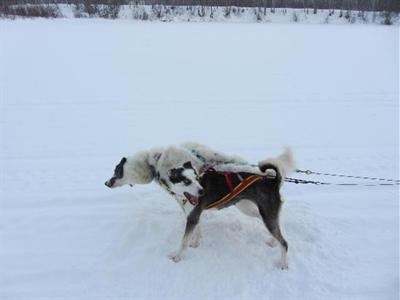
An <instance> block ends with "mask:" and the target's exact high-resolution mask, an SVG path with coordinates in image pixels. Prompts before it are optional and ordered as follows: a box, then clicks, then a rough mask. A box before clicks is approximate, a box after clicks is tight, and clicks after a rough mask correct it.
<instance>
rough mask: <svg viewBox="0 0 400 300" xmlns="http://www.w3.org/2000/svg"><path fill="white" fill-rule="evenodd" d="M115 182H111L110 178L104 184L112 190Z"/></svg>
mask: <svg viewBox="0 0 400 300" xmlns="http://www.w3.org/2000/svg"><path fill="white" fill-rule="evenodd" d="M114 182H115V180H113V179H112V178H111V179H110V180H107V181H106V182H105V183H104V184H105V185H106V186H107V187H109V188H112V186H113V185H114Z"/></svg>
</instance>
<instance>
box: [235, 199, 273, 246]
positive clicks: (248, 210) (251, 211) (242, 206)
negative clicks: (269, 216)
mask: <svg viewBox="0 0 400 300" xmlns="http://www.w3.org/2000/svg"><path fill="white" fill-rule="evenodd" d="M236 207H237V208H238V209H239V210H240V211H241V212H242V213H243V214H245V215H247V216H250V217H253V218H257V219H259V220H261V222H263V219H262V217H261V215H260V210H259V209H258V207H257V205H256V204H255V203H254V202H252V201H250V200H246V199H243V200H240V201H239V202H238V203H236ZM265 243H266V244H267V245H268V246H269V247H271V248H273V247H275V246H276V245H277V244H278V242H277V240H276V239H275V238H274V237H270V238H269V239H268V240H267V241H266V242H265Z"/></svg>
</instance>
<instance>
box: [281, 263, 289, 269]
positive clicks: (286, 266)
mask: <svg viewBox="0 0 400 300" xmlns="http://www.w3.org/2000/svg"><path fill="white" fill-rule="evenodd" d="M279 267H280V269H281V270H287V269H289V265H288V263H287V262H284V263H283V262H281V263H280V264H279Z"/></svg>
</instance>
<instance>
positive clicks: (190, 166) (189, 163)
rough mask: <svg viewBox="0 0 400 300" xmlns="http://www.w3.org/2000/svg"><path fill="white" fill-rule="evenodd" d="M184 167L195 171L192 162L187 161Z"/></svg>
mask: <svg viewBox="0 0 400 300" xmlns="http://www.w3.org/2000/svg"><path fill="white" fill-rule="evenodd" d="M183 167H184V168H185V169H193V166H192V163H191V162H190V161H187V162H185V163H184V164H183Z"/></svg>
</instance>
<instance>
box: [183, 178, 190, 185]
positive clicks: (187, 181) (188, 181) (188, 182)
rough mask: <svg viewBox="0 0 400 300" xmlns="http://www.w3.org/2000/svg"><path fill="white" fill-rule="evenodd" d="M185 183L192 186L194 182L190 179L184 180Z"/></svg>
mask: <svg viewBox="0 0 400 300" xmlns="http://www.w3.org/2000/svg"><path fill="white" fill-rule="evenodd" d="M183 183H184V184H185V185H190V184H191V183H192V181H190V180H189V179H184V180H183Z"/></svg>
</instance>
